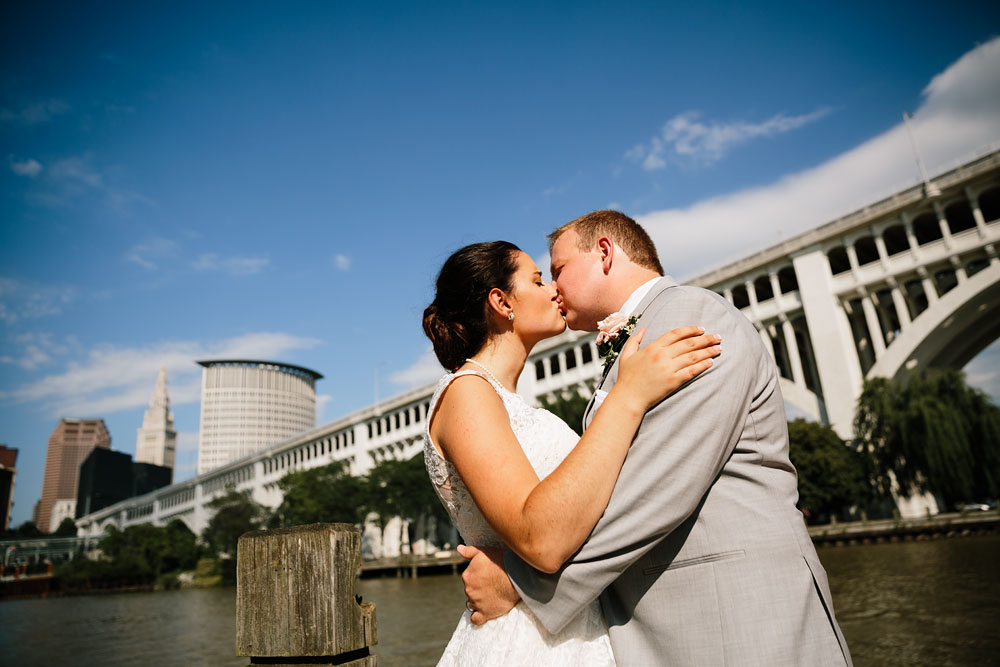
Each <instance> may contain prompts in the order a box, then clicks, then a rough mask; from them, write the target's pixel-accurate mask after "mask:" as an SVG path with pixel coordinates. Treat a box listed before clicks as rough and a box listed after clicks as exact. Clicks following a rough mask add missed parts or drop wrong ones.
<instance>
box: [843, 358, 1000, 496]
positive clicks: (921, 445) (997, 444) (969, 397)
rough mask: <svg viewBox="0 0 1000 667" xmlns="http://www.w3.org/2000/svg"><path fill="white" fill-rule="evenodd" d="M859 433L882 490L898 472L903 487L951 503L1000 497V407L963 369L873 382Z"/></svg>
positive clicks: (865, 394)
mask: <svg viewBox="0 0 1000 667" xmlns="http://www.w3.org/2000/svg"><path fill="white" fill-rule="evenodd" d="M854 431H855V437H856V440H857V444H858V448H859V450H860V451H861V452H862V453H863V454H864V455H865V457H866V459H867V465H868V467H869V469H870V471H871V475H872V478H873V481H874V482H875V486H876V489H877V490H878V491H880V492H882V493H888V492H889V491H890V490H891V489H890V487H891V478H892V477H893V476H894V477H895V479H896V482H897V484H898V486H899V488H900V489H903V490H904V492H911V491H914V490H915V491H929V492H931V493H934V494H937V495H940V496H942V497H943V498H944V500H945V502H946V503H947V504H949V505H950V504H952V503H955V502H958V501H962V500H974V499H984V498H996V497H997V496H998V495H1000V408H998V407H997V406H996V405H994V404H993V403H992V402H990V400H989V398H988V397H987V396H986V395H985V394H984V393H982V392H981V391H979V390H977V389H974V388H972V387H970V386H968V385H967V384H966V382H965V375H964V374H963V373H962V372H961V371H957V370H933V369H932V370H927V371H924V372H921V373H917V374H914V375H911V376H909V378H907V379H906V381H904V382H893V381H891V380H887V379H884V378H875V379H872V380H867V381H866V382H865V385H864V388H863V390H862V393H861V397H860V398H859V399H858V410H857V413H856V416H855V422H854Z"/></svg>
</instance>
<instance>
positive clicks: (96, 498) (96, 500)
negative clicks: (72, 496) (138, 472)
mask: <svg viewBox="0 0 1000 667" xmlns="http://www.w3.org/2000/svg"><path fill="white" fill-rule="evenodd" d="M79 487H80V488H79V491H78V493H77V497H76V498H77V499H76V518H77V519H79V518H80V517H81V516H85V515H87V514H90V513H91V512H96V511H97V510H100V509H104V508H105V507H108V506H109V505H114V504H115V503H117V502H120V501H122V500H125V499H126V498H130V497H131V496H132V457H131V456H129V455H128V454H126V453H124V452H116V451H114V450H112V449H94V450H93V451H91V452H90V454H88V455H87V458H85V459H84V460H83V463H81V464H80V484H79Z"/></svg>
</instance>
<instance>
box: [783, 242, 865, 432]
mask: <svg viewBox="0 0 1000 667" xmlns="http://www.w3.org/2000/svg"><path fill="white" fill-rule="evenodd" d="M792 266H793V268H794V269H795V276H796V278H797V279H798V283H799V296H800V297H801V300H802V310H803V314H804V315H805V318H806V326H807V327H808V329H809V332H810V336H811V338H812V346H813V351H814V355H813V356H814V357H815V359H816V371H817V374H818V376H819V384H820V389H821V391H822V395H823V403H824V405H825V407H826V415H827V418H828V419H829V421H830V425H831V426H832V427H833V429H834V430H835V431H836V432H837V434H838V435H840V437H842V438H845V439H846V438H850V437H853V429H854V404H855V402H856V401H857V398H858V396H859V395H860V393H861V380H862V376H861V363H860V361H859V360H858V351H857V349H856V348H855V347H854V337H853V336H852V334H851V326H850V324H849V323H848V321H847V314H846V313H845V312H844V310H843V309H842V308H841V307H840V305H839V301H838V299H837V297H836V296H833V295H834V294H836V292H835V290H834V289H833V276H832V275H831V274H830V263H829V262H828V261H827V259H826V254H825V253H824V252H823V248H822V247H820V246H818V245H816V246H812V247H810V248H806V249H805V250H803V251H802V252H801V253H800V254H798V255H796V256H794V257H793V258H792Z"/></svg>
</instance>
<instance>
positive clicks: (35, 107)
mask: <svg viewBox="0 0 1000 667" xmlns="http://www.w3.org/2000/svg"><path fill="white" fill-rule="evenodd" d="M69 109H70V107H69V105H68V104H66V103H65V102H63V101H62V100H57V99H50V100H44V101H42V102H35V103H34V104H29V105H28V106H26V107H24V108H23V109H21V110H20V111H11V110H10V109H0V120H2V121H4V122H8V123H20V124H22V125H37V124H39V123H44V122H46V121H49V120H51V119H52V118H54V117H55V116H58V115H60V114H64V113H66V112H67V111H69Z"/></svg>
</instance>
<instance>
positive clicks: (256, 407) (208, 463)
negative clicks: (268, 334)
mask: <svg viewBox="0 0 1000 667" xmlns="http://www.w3.org/2000/svg"><path fill="white" fill-rule="evenodd" d="M198 363H199V364H201V365H202V366H203V367H204V371H202V384H201V424H200V427H199V433H198V474H199V475H200V474H202V473H204V472H208V471H209V470H214V469H215V468H218V467H219V466H222V465H225V464H227V463H229V462H230V461H235V460H236V459H240V458H243V457H244V456H248V455H250V454H253V453H254V452H258V451H260V450H262V449H264V448H266V447H269V446H270V445H273V444H275V443H277V442H280V441H282V440H284V439H286V438H290V437H292V436H294V435H297V434H299V433H302V432H303V431H308V430H310V429H313V428H315V427H316V380H319V379H320V378H322V377H323V376H322V375H320V374H319V373H317V372H316V371H312V370H309V369H308V368H302V367H301V366H292V365H291V364H281V363H275V362H273V361H249V360H242V359H233V360H218V361H199V362H198Z"/></svg>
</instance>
